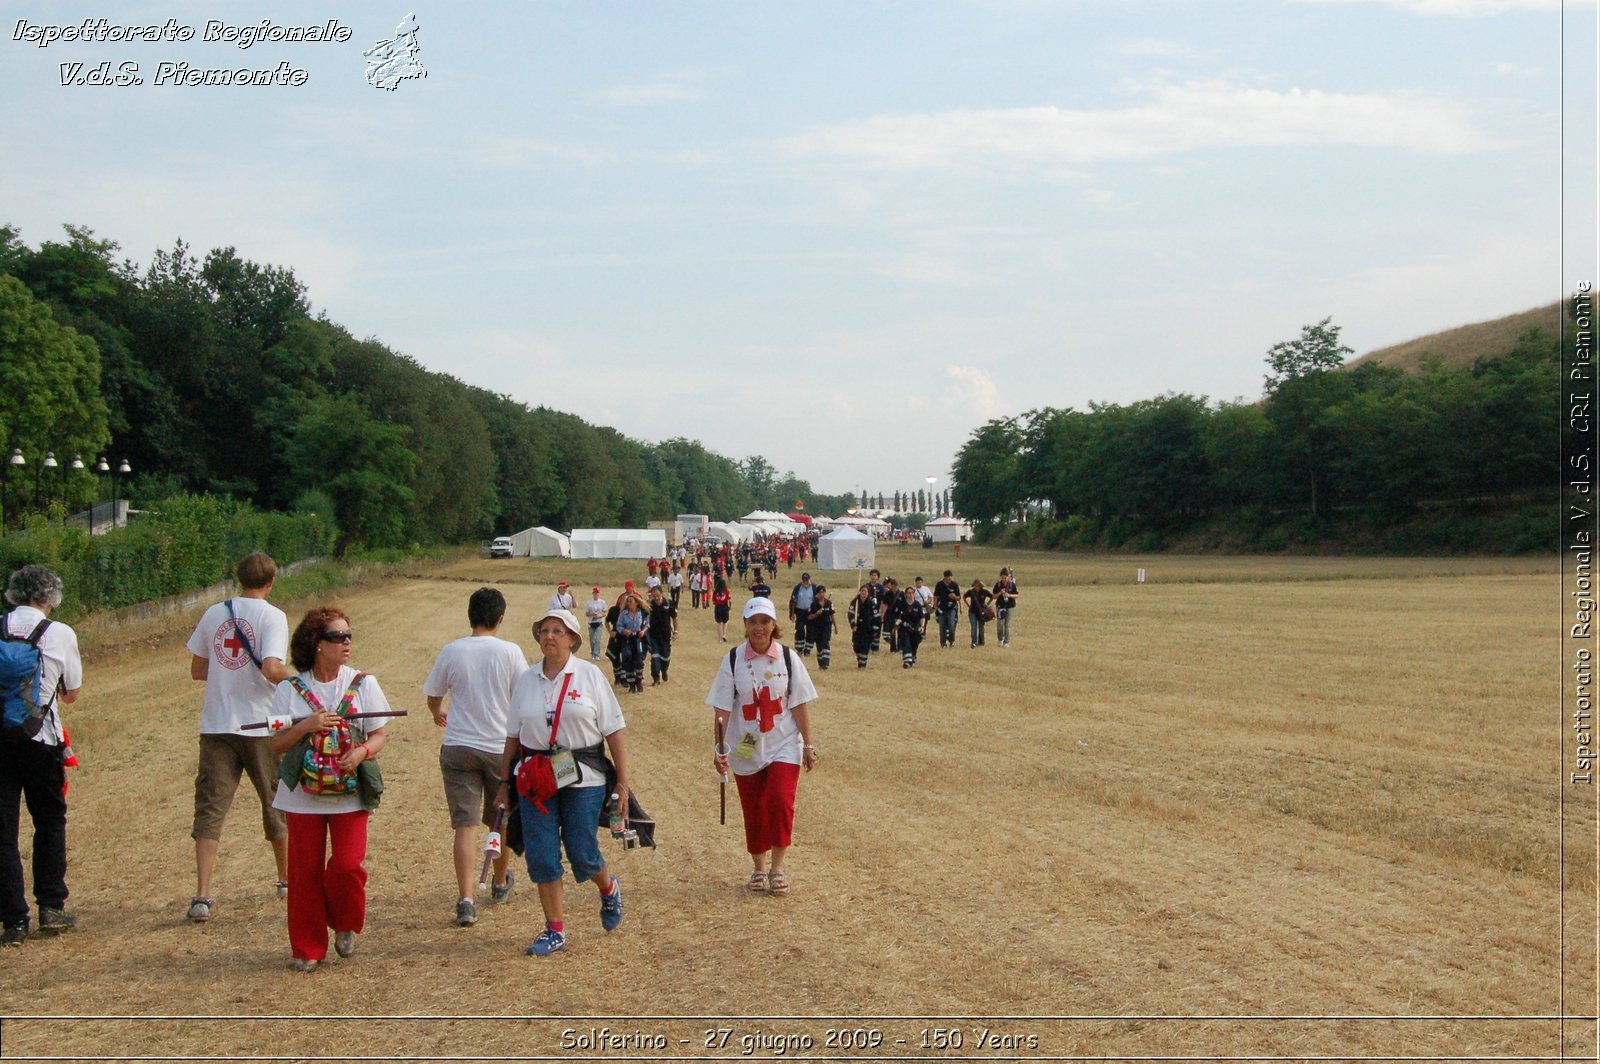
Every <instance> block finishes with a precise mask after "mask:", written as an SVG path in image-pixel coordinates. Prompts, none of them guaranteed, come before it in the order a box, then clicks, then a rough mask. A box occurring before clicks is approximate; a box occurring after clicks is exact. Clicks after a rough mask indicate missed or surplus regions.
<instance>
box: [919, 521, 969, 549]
mask: <svg viewBox="0 0 1600 1064" xmlns="http://www.w3.org/2000/svg"><path fill="white" fill-rule="evenodd" d="M923 528H924V529H925V530H926V531H927V533H928V535H929V537H931V538H932V540H933V541H934V542H935V543H959V542H961V541H962V540H967V539H971V538H972V522H971V521H963V520H961V519H960V518H959V517H936V518H934V519H933V520H932V521H929V522H928V523H927V524H926V525H924V526H923Z"/></svg>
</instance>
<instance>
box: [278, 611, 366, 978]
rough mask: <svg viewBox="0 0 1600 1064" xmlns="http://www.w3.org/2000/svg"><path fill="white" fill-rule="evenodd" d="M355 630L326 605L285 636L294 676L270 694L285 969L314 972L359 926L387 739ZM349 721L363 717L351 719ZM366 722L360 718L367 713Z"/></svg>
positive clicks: (351, 941) (350, 942)
mask: <svg viewBox="0 0 1600 1064" xmlns="http://www.w3.org/2000/svg"><path fill="white" fill-rule="evenodd" d="M354 638H355V633H354V632H353V631H351V628H350V618H349V616H348V615H347V614H346V613H345V612H344V611H343V610H340V609H336V608H334V607H332V606H319V607H317V608H315V609H312V610H310V611H309V612H307V613H306V615H305V617H304V618H302V619H301V621H300V624H299V625H298V626H297V627H296V628H295V630H294V634H293V635H292V636H290V637H289V658H290V661H291V662H292V663H293V665H294V667H295V668H296V669H297V670H299V671H298V672H297V673H296V674H295V675H294V676H291V677H290V678H289V679H287V680H285V681H284V682H283V683H280V684H279V685H278V687H277V690H276V691H274V692H273V696H272V712H273V720H272V721H271V723H272V724H277V725H284V724H285V722H291V723H287V725H286V726H280V727H278V728H277V729H276V730H274V731H273V732H272V750H273V752H274V753H277V754H281V755H284V757H283V761H282V763H281V764H280V765H279V767H278V793H277V796H276V797H274V798H273V801H272V804H273V805H274V806H275V807H276V808H278V809H281V810H283V813H284V819H286V820H287V821H288V822H289V948H290V950H291V952H292V953H293V959H292V961H291V962H290V966H291V967H293V968H294V970H295V971H297V972H310V971H314V970H315V969H316V968H317V966H318V965H319V964H321V963H322V961H323V960H324V959H325V958H326V957H327V955H328V928H329V927H332V928H333V931H334V936H333V948H334V952H336V953H338V954H339V956H341V957H349V956H350V955H351V954H353V953H355V951H356V936H357V935H359V934H360V933H361V932H362V931H363V930H364V928H365V926H366V919H367V870H366V868H365V867H364V866H363V862H365V860H366V857H367V820H368V817H369V815H370V814H371V812H372V811H373V810H374V809H375V808H377V799H378V796H379V795H380V794H381V793H382V787H383V784H382V780H381V778H379V777H378V776H377V773H376V771H375V770H376V768H377V765H376V764H375V763H374V759H375V758H376V757H377V756H378V754H379V753H380V752H381V751H382V750H383V748H384V745H385V744H386V743H387V742H388V741H389V736H388V729H387V728H386V727H385V725H386V724H388V721H389V717H390V716H392V715H393V713H392V712H391V710H390V709H389V700H388V699H387V698H385V697H384V694H383V689H382V688H381V687H379V686H378V679H377V677H375V676H372V675H370V674H368V673H365V672H358V671H356V670H355V669H353V668H351V667H350V643H351V641H352V640H353V639H354ZM354 714H362V715H363V716H362V717H358V718H356V719H351V718H352V715H354ZM369 714H370V715H373V716H366V715H369Z"/></svg>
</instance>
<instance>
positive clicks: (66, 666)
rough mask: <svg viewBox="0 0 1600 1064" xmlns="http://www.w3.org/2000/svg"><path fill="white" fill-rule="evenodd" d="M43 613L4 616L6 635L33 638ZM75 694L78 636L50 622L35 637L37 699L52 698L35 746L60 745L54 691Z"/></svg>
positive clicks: (23, 609)
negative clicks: (59, 689) (37, 645)
mask: <svg viewBox="0 0 1600 1064" xmlns="http://www.w3.org/2000/svg"><path fill="white" fill-rule="evenodd" d="M44 619H45V616H44V612H43V611H42V610H38V609H35V608H34V607H32V606H18V607H17V608H16V609H14V610H12V611H11V612H10V613H8V614H6V617H5V622H4V623H5V626H6V631H7V632H8V633H9V634H11V635H14V636H21V637H22V638H23V639H26V638H28V636H30V635H32V634H33V630H34V628H35V627H37V626H38V624H39V622H40V621H42V620H44ZM58 686H60V687H61V688H63V689H65V690H68V691H76V690H77V689H78V688H80V687H82V686H83V659H82V658H80V657H79V656H78V633H77V632H74V631H73V630H72V629H71V628H70V627H69V626H67V625H65V624H62V623H61V622H60V621H51V622H50V627H49V628H46V629H45V630H44V635H42V636H40V637H39V698H40V699H41V700H43V699H46V698H52V699H55V700H56V701H55V702H54V703H53V704H52V706H51V709H50V712H48V713H46V714H45V716H44V723H43V724H41V725H40V727H39V732H38V734H37V735H35V736H34V737H33V741H34V742H36V743H44V744H45V745H46V746H60V745H61V703H60V695H59V694H56V693H54V692H55V691H56V688H57V687H58Z"/></svg>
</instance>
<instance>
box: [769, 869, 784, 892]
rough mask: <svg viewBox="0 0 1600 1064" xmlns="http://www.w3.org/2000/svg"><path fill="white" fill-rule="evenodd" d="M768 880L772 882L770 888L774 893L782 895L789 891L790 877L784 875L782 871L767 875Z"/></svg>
mask: <svg viewBox="0 0 1600 1064" xmlns="http://www.w3.org/2000/svg"><path fill="white" fill-rule="evenodd" d="M767 882H768V883H769V884H771V886H770V887H769V888H768V889H770V890H771V891H772V893H773V894H774V895H776V896H779V897H781V896H783V895H785V894H787V893H789V877H788V876H786V875H784V874H783V873H782V872H773V873H772V874H771V875H770V876H768V877H767Z"/></svg>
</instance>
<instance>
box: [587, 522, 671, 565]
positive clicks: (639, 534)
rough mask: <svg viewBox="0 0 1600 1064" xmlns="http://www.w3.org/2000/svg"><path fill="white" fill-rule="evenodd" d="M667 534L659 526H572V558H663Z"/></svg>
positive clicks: (665, 550) (665, 552)
mask: <svg viewBox="0 0 1600 1064" xmlns="http://www.w3.org/2000/svg"><path fill="white" fill-rule="evenodd" d="M666 555H667V534H666V532H664V531H662V530H661V529H659V528H574V529H573V530H572V557H574V558H664V557H666Z"/></svg>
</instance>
